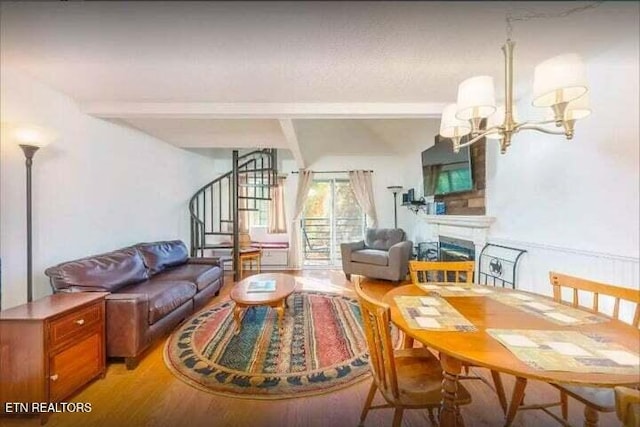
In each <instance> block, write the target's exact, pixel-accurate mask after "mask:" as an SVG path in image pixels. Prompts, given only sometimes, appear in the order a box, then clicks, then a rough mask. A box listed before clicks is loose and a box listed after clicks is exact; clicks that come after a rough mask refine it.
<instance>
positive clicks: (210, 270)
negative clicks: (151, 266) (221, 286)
mask: <svg viewBox="0 0 640 427" xmlns="http://www.w3.org/2000/svg"><path fill="white" fill-rule="evenodd" d="M222 274H223V271H222V268H220V267H218V266H212V265H208V264H191V263H189V264H183V265H180V266H178V267H173V268H168V269H166V270H165V271H163V272H162V273H160V274H158V275H157V276H155V277H154V278H156V279H158V280H184V281H186V282H193V283H195V284H196V286H197V287H198V291H201V290H203V289H204V288H206V287H207V286H209V285H210V284H211V283H213V282H215V281H216V280H218V279H219V278H220V277H222Z"/></svg>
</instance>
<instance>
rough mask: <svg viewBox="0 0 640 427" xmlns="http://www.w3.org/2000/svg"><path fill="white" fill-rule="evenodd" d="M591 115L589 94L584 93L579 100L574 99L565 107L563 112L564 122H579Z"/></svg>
mask: <svg viewBox="0 0 640 427" xmlns="http://www.w3.org/2000/svg"><path fill="white" fill-rule="evenodd" d="M590 114H591V106H590V102H589V93H588V92H587V93H585V94H584V95H582V96H581V97H580V98H578V99H575V100H573V101H571V102H570V103H569V105H567V109H566V110H565V112H564V118H565V120H580V119H584V118H585V117H587V116H588V115H590Z"/></svg>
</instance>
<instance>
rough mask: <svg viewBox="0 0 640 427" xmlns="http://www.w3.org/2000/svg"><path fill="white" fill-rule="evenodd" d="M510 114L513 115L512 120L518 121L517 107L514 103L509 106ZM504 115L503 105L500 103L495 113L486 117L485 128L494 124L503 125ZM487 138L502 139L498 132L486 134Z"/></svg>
mask: <svg viewBox="0 0 640 427" xmlns="http://www.w3.org/2000/svg"><path fill="white" fill-rule="evenodd" d="M511 114H512V115H513V120H514V121H515V122H518V109H517V108H516V106H515V104H514V105H513V106H512V107H511ZM504 115H505V106H504V105H500V106H499V107H498V109H497V110H496V112H495V113H493V114H492V115H490V116H489V117H487V129H489V128H492V127H494V126H502V125H504ZM486 138H488V139H502V136H501V135H500V134H499V133H492V134H489V135H487V136H486Z"/></svg>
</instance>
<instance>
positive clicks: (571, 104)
mask: <svg viewBox="0 0 640 427" xmlns="http://www.w3.org/2000/svg"><path fill="white" fill-rule="evenodd" d="M599 3H601V2H596V3H595V4H590V5H588V6H582V7H578V8H574V9H571V10H568V11H565V12H563V13H561V14H558V15H554V16H549V15H546V14H535V15H529V16H525V17H520V18H514V17H512V16H507V41H506V43H505V44H504V45H503V46H502V51H503V53H504V72H505V79H504V93H505V100H504V105H503V106H499V107H498V106H496V100H495V90H494V83H493V77H491V76H475V77H471V78H469V79H467V80H465V81H463V82H462V83H460V85H459V86H458V97H457V102H456V103H454V104H449V105H447V106H446V107H445V108H444V110H443V112H442V119H441V122H440V136H442V137H444V138H449V139H451V140H452V141H453V151H454V152H456V153H457V152H458V151H460V148H463V147H468V146H470V145H472V144H474V143H476V142H478V141H480V140H482V139H483V138H487V139H497V140H498V141H499V143H500V152H501V153H502V154H504V153H506V151H507V148H508V147H509V146H510V145H511V140H512V138H513V136H514V135H515V134H517V133H518V132H520V131H525V130H530V131H537V132H543V133H547V134H552V135H564V136H565V137H566V139H569V140H570V139H572V138H573V135H574V128H575V122H576V120H578V119H582V118H585V117H587V116H588V115H589V114H591V110H590V108H589V98H588V94H587V91H588V87H587V80H586V71H585V66H584V63H583V61H582V59H581V58H580V56H578V55H577V54H575V53H569V54H564V55H559V56H556V57H553V58H550V59H548V60H546V61H544V62H541V63H540V64H538V65H537V66H536V67H535V70H534V80H533V106H535V107H540V108H546V109H547V112H546V115H545V120H541V121H523V122H521V121H519V120H518V117H517V112H516V110H515V105H514V99H513V51H514V47H515V42H513V41H512V40H511V38H510V36H511V30H512V27H511V22H512V21H517V20H520V21H523V20H529V19H533V18H549V17H563V16H567V15H569V14H571V13H574V12H577V11H582V10H585V9H588V8H592V7H594V6H597V5H598V4H599ZM548 125H555V127H556V128H557V129H554V128H553V127H549V126H548Z"/></svg>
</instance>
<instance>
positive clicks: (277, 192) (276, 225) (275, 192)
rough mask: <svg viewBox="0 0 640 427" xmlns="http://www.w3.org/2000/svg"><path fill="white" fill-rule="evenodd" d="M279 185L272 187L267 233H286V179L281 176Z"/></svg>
mask: <svg viewBox="0 0 640 427" xmlns="http://www.w3.org/2000/svg"><path fill="white" fill-rule="evenodd" d="M277 179H278V181H277V183H278V185H277V186H275V187H274V188H272V189H271V200H269V227H268V228H267V233H270V234H276V233H286V232H287V217H286V214H285V211H284V180H285V177H283V176H279V177H278V178H277Z"/></svg>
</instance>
